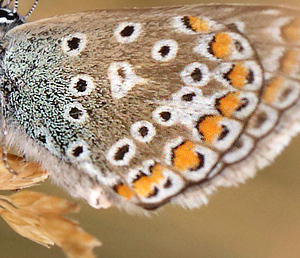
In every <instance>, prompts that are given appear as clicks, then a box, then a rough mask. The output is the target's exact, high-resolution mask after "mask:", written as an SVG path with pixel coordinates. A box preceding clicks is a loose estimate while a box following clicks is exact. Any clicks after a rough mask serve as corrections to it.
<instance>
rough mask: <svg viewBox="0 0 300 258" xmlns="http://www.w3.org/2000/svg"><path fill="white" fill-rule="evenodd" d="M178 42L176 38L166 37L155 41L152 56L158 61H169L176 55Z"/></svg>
mask: <svg viewBox="0 0 300 258" xmlns="http://www.w3.org/2000/svg"><path fill="white" fill-rule="evenodd" d="M177 51H178V44H177V42H176V41H175V40H171V39H165V40H161V41H158V42H156V43H155V45H154V46H153V48H152V51H151V56H152V58H153V59H155V60H157V61H162V62H165V61H169V60H171V59H173V58H175V57H176V54H177Z"/></svg>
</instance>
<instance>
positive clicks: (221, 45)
mask: <svg viewBox="0 0 300 258" xmlns="http://www.w3.org/2000/svg"><path fill="white" fill-rule="evenodd" d="M211 51H212V54H213V55H214V56H215V57H216V58H219V59H227V58H229V57H230V55H231V54H232V39H231V37H230V35H229V34H228V33H224V32H220V33H217V34H216V35H215V36H214V39H213V41H212V43H211Z"/></svg>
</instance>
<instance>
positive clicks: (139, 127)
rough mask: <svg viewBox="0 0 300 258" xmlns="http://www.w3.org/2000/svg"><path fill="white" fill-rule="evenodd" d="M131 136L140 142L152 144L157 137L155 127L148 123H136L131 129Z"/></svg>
mask: <svg viewBox="0 0 300 258" xmlns="http://www.w3.org/2000/svg"><path fill="white" fill-rule="evenodd" d="M130 132H131V135H132V136H133V137H134V138H135V139H136V140H138V141H140V142H150V141H151V140H152V139H153V137H154V136H155V134H156V132H155V127H154V126H153V125H152V124H151V123H149V122H147V121H139V122H136V123H134V124H133V125H132V126H131V128H130Z"/></svg>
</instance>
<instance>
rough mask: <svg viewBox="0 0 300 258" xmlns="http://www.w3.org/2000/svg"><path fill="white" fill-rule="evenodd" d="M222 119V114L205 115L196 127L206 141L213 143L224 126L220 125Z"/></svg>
mask: <svg viewBox="0 0 300 258" xmlns="http://www.w3.org/2000/svg"><path fill="white" fill-rule="evenodd" d="M221 120H222V116H217V115H205V116H203V117H201V118H200V120H199V121H198V124H197V126H196V128H197V129H198V132H199V133H200V135H202V136H203V140H204V141H205V142H206V143H209V144H212V143H213V142H214V140H215V139H217V138H218V136H219V135H220V134H221V132H222V126H221V125H219V122H220V121H221Z"/></svg>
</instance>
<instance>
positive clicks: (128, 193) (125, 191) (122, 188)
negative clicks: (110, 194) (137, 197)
mask: <svg viewBox="0 0 300 258" xmlns="http://www.w3.org/2000/svg"><path fill="white" fill-rule="evenodd" d="M115 191H116V193H117V194H119V195H121V196H123V197H124V198H125V199H131V198H132V197H133V195H134V194H133V192H132V190H131V189H130V188H129V186H128V185H124V184H119V185H117V186H115Z"/></svg>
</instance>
